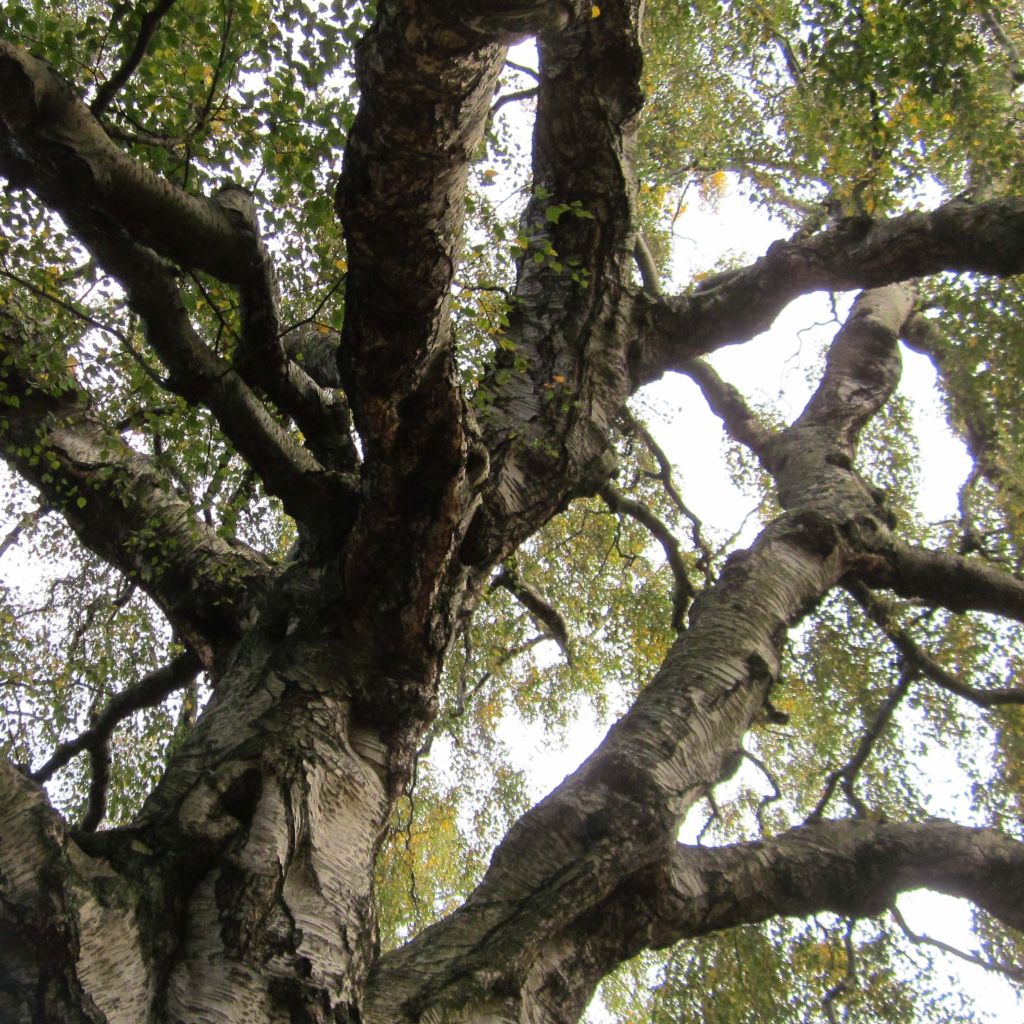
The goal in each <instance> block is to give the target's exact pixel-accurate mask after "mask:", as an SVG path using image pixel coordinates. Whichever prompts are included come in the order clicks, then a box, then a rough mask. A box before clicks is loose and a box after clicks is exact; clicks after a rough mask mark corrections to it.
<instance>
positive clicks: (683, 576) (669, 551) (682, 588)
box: [598, 484, 695, 632]
mask: <svg viewBox="0 0 1024 1024" xmlns="http://www.w3.org/2000/svg"><path fill="white" fill-rule="evenodd" d="M598 493H599V494H600V495H601V498H602V499H603V500H604V503H605V504H606V505H607V506H608V507H609V508H610V509H611V510H612V511H613V512H616V513H618V514H620V515H626V516H629V517H630V518H631V519H635V520H636V521H637V522H638V523H639V524H640V525H641V526H643V527H644V528H646V529H647V530H648V531H649V532H650V533H651V534H653V535H654V537H655V539H656V540H657V541H658V543H659V544H660V545H661V549H662V551H664V552H665V560H666V561H667V562H668V565H669V568H670V569H671V570H672V576H673V579H674V580H675V587H674V588H673V593H672V627H673V628H674V629H675V630H676V631H677V632H678V631H679V630H680V629H682V628H683V619H684V618H685V617H686V609H687V608H688V607H689V604H690V601H692V600H693V598H694V595H695V591H694V589H693V584H692V583H691V582H690V574H689V572H688V571H687V568H686V561H685V559H684V558H683V554H682V552H681V551H680V550H679V541H678V540H676V538H675V535H674V534H673V533H672V530H671V528H670V527H669V525H668V524H667V523H666V522H664V521H663V520H662V519H661V518H659V517H658V516H656V515H655V514H654V513H653V512H652V511H651V510H650V509H649V508H648V507H647V506H646V505H644V504H642V503H641V502H639V501H634V500H633V499H632V498H629V497H627V496H626V495H624V494H622V493H621V492H620V491H619V490H618V489H617V488H615V487H612V485H611V484H605V486H604V487H602V488H601V490H600V491H599V492H598Z"/></svg>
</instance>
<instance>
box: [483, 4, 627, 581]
mask: <svg viewBox="0 0 1024 1024" xmlns="http://www.w3.org/2000/svg"><path fill="white" fill-rule="evenodd" d="M641 6H642V5H641V4H639V3H636V2H635V0H613V2H609V3H606V4H602V5H601V10H600V17H596V18H592V17H580V18H577V19H576V20H574V21H573V22H572V23H571V24H570V25H569V26H568V27H566V28H565V29H564V30H562V31H557V32H555V31H552V32H547V33H545V34H544V35H543V36H542V37H541V39H540V80H539V86H538V97H537V115H536V121H535V125H534V136H533V188H534V193H533V196H532V197H531V199H530V201H529V203H528V204H527V208H526V210H525V212H524V214H523V218H522V225H521V228H520V232H521V234H522V235H523V236H524V237H526V238H527V240H528V246H529V248H528V251H527V253H526V254H525V255H524V257H523V259H522V261H521V263H520V266H519V272H518V279H517V283H516V290H515V297H514V301H513V304H512V308H511V311H510V315H509V320H510V324H509V328H508V332H507V337H505V338H503V339H502V344H501V346H500V348H499V349H498V350H497V351H496V355H495V358H494V364H495V365H494V367H493V370H492V372H491V374H490V375H489V376H488V377H487V379H486V380H485V381H484V383H483V385H482V387H483V389H484V390H485V391H486V393H487V394H488V396H489V399H490V400H489V401H488V404H487V410H486V412H485V413H484V415H483V418H482V427H483V431H484V436H485V439H486V442H487V446H488V449H489V451H490V456H491V463H492V474H491V480H490V482H489V486H488V487H487V489H486V490H485V492H484V499H483V506H482V508H481V511H480V512H479V513H478V514H477V517H476V520H475V522H474V524H473V528H472V530H471V533H470V536H469V538H468V541H467V544H466V546H465V547H464V550H463V558H464V559H465V560H466V561H467V562H470V563H472V564H485V563H487V562H488V561H489V560H493V559H500V558H502V557H503V556H504V554H506V553H507V552H508V551H510V550H512V549H513V548H514V547H515V546H516V545H518V544H519V543H520V542H521V541H522V539H523V538H524V537H525V536H528V535H529V534H530V533H532V532H533V531H535V530H536V529H537V528H538V527H540V526H541V525H542V524H543V523H544V522H545V521H546V520H547V519H548V518H550V517H551V516H552V515H554V514H555V512H557V511H558V510H559V509H560V508H562V507H564V504H565V502H566V501H567V500H568V499H569V498H570V497H572V496H574V495H578V494H583V493H589V494H593V493H596V492H597V490H598V489H599V488H600V487H601V485H602V484H603V483H604V482H605V481H606V480H607V478H608V475H609V471H610V468H611V467H610V464H609V463H608V462H606V461H605V460H604V459H603V456H604V454H605V451H606V448H607V445H608V436H609V432H610V427H611V424H612V423H613V421H614V420H615V418H616V416H617V415H618V414H619V412H620V410H621V409H622V407H623V403H624V402H625V399H626V397H627V395H628V393H629V377H628V373H627V372H626V353H627V350H628V347H629V344H630V342H631V340H632V334H633V323H632V320H633V317H632V310H633V300H632V291H631V285H630V276H631V273H632V266H633V255H632V254H633V249H634V225H633V220H634V217H633V214H634V199H635V193H636V177H635V173H634V170H633V163H632V157H633V150H634V143H635V129H636V115H637V113H638V111H639V109H640V105H641V102H642V98H643V97H642V91H641V89H640V85H639V81H640V75H641V71H642V57H641V52H640V44H639V39H638V33H639V19H640V8H641ZM580 168H586V173H581V172H580ZM513 350H514V351H513ZM513 363H514V364H515V365H516V370H515V372H511V371H510V368H509V367H510V364H513Z"/></svg>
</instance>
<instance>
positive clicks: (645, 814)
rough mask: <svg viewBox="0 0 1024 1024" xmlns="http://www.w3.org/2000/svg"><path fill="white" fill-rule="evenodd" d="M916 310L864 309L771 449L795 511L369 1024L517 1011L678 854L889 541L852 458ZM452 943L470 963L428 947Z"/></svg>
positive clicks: (494, 863)
mask: <svg viewBox="0 0 1024 1024" xmlns="http://www.w3.org/2000/svg"><path fill="white" fill-rule="evenodd" d="M912 302H913V298H912V295H911V294H910V293H909V291H907V290H905V289H902V288H898V287H894V288H890V289H884V290H882V291H881V292H870V293H866V294H865V295H864V296H862V298H861V299H860V300H858V302H857V303H856V304H855V306H854V309H853V310H852V312H851V314H850V317H849V319H848V321H847V324H846V325H845V326H844V328H843V329H842V330H841V331H840V332H839V334H838V335H837V337H836V340H835V342H834V343H833V346H832V350H831V353H830V357H829V360H828V363H827V366H826V372H825V375H824V378H823V380H822V383H821V385H820V387H819V389H818V391H817V392H816V394H815V396H814V397H812V399H811V401H810V402H809V403H808V405H807V408H806V409H805V411H804V413H803V414H802V416H801V417H800V418H799V419H798V420H797V421H796V423H795V424H794V425H793V426H792V427H791V428H790V429H789V430H787V431H784V432H783V433H781V434H780V435H778V436H777V437H775V438H774V439H772V441H770V442H769V444H768V449H769V450H768V452H767V454H766V458H767V459H768V460H769V462H770V463H771V464H772V466H773V468H774V470H775V472H776V475H777V478H778V480H779V485H780V491H782V492H783V493H787V494H789V495H791V496H792V499H793V500H792V502H791V504H790V506H789V508H790V511H788V512H787V513H786V514H784V515H783V516H781V517H780V518H779V519H777V520H776V521H775V522H773V523H771V524H770V525H769V526H768V527H766V528H765V530H764V531H763V532H762V534H761V535H760V537H759V538H758V539H757V541H756V542H755V544H754V545H753V546H752V547H751V548H750V549H749V550H747V551H744V552H738V553H735V554H734V555H732V556H731V557H730V559H729V560H728V561H727V563H726V566H725V568H724V569H723V571H722V574H721V576H720V578H719V579H718V581H717V582H716V583H715V584H714V586H712V587H709V588H708V589H707V590H706V591H705V592H704V593H703V594H702V595H701V596H700V597H699V598H698V599H697V601H696V602H694V605H693V608H692V610H691V613H690V622H689V628H688V629H687V630H686V631H685V632H684V633H683V634H681V636H680V637H679V639H678V640H677V641H676V643H675V644H674V645H673V647H672V649H671V650H670V652H669V654H668V656H667V658H666V659H665V662H664V663H663V665H662V667H661V669H660V670H659V671H658V673H657V675H656V676H655V678H654V679H653V680H652V681H651V682H650V683H649V684H648V686H647V687H646V688H645V689H644V690H643V691H642V692H641V694H640V696H639V697H638V698H637V700H636V702H635V703H634V705H633V706H632V708H630V710H629V712H628V713H627V714H626V715H625V716H624V717H623V718H622V719H621V720H620V721H619V722H618V723H617V724H616V725H615V726H614V727H613V728H612V730H611V731H610V732H609V734H608V736H607V738H606V739H605V740H604V742H603V743H602V744H601V746H600V747H598V749H597V750H596V751H595V752H594V754H592V755H591V757H590V758H589V759H588V760H587V761H586V762H585V763H584V764H583V766H582V767H581V768H580V769H579V770H578V771H577V772H576V773H575V774H574V775H572V776H571V777H570V778H569V779H567V780H566V781H565V782H564V783H563V784H562V785H561V786H560V787H558V789H556V790H555V791H554V792H553V793H552V794H551V795H550V796H549V797H547V798H546V799H545V800H544V801H542V802H541V803H540V804H538V805H537V806H536V807H535V808H533V810H531V811H530V812H528V813H527V814H526V815H524V817H523V818H521V819H520V820H519V822H518V823H517V824H516V825H515V826H514V827H513V829H512V831H511V832H510V833H509V835H508V836H507V837H506V838H505V840H504V841H503V843H502V844H501V845H500V846H499V847H498V849H497V850H496V851H495V854H494V856H493V858H492V860H491V865H490V868H489V870H488V872H487V874H486V875H485V877H484V879H483V880H482V882H481V883H480V885H479V886H478V888H477V889H476V890H475V891H474V893H473V894H472V895H471V896H470V897H469V899H468V900H467V901H466V903H465V904H464V905H463V906H462V907H461V908H460V909H459V910H458V911H456V912H455V913H454V914H453V915H452V916H451V917H449V918H447V919H446V920H445V921H442V922H441V923H439V924H438V925H436V926H434V927H433V928H431V929H428V930H427V931H426V932H425V933H424V934H423V935H422V936H420V937H418V938H417V939H415V940H413V941H412V942H411V943H409V944H408V945H407V946H405V947H403V948H401V949H400V950H397V951H395V952H394V953H392V954H389V955H388V956H387V957H385V958H383V959H382V961H381V963H380V964H379V965H378V968H377V970H376V972H375V974H374V976H373V978H372V980H371V990H370V991H371V999H372V1001H373V1002H374V1003H375V1004H376V1005H375V1011H374V1012H375V1014H376V1016H370V1017H369V1019H371V1020H374V1021H376V1020H381V1021H383V1020H390V1021H400V1020H406V1019H417V1014H422V1013H423V1012H424V1011H425V1009H426V1008H427V1007H432V1008H435V1012H438V1013H443V1012H444V1009H445V1008H446V1007H453V1006H464V1005H466V1004H474V1003H476V1004H477V1005H480V1006H483V1005H486V1004H487V1001H488V1000H498V1001H499V1002H500V1001H503V1000H504V999H506V998H510V999H511V1001H512V1002H515V1001H517V1000H519V999H521V998H522V992H523V990H522V988H521V986H523V985H525V984H527V977H528V975H529V972H530V970H531V969H532V967H531V965H532V964H533V963H534V962H536V963H537V964H542V962H543V960H544V959H545V957H546V955H547V954H546V953H545V952H544V950H545V949H546V943H547V942H548V941H549V940H550V939H551V938H552V937H554V936H556V935H557V934H559V933H560V932H562V931H563V930H564V929H565V928H567V927H568V926H569V925H570V923H571V922H572V921H573V920H574V919H575V918H576V917H578V916H579V915H580V913H581V912H583V911H584V909H585V908H592V907H594V906H595V905H596V904H597V903H599V902H600V901H601V900H602V899H604V897H605V896H606V895H607V894H608V893H610V892H612V891H613V890H614V889H615V888H616V887H617V886H618V885H619V884H621V882H622V880H623V879H624V878H625V877H627V876H628V875H631V874H633V873H635V872H636V871H637V870H640V869H642V868H644V867H646V866H647V865H649V864H652V863H655V862H657V861H659V860H660V859H661V858H663V857H664V856H665V854H666V852H667V850H668V849H670V848H671V847H672V845H673V843H674V839H675V833H676V830H677V828H678V825H679V822H680V821H681V818H682V816H683V815H684V814H685V812H686V810H687V809H688V808H689V807H690V806H691V805H692V804H693V803H694V802H695V801H696V800H698V799H699V798H700V797H701V796H703V794H704V793H706V792H707V791H708V790H709V789H710V788H711V787H712V786H713V785H714V784H715V783H716V782H717V781H718V779H719V778H720V777H721V776H722V774H723V771H725V770H726V768H727V766H728V765H729V763H730V762H731V761H732V758H733V755H734V753H735V751H737V750H738V749H740V744H741V739H742V736H743V734H744V732H745V731H746V730H747V728H748V727H749V724H750V722H751V720H752V719H753V717H754V716H755V714H756V713H757V712H758V710H759V709H760V708H761V707H762V706H763V702H764V699H765V697H766V695H767V693H768V690H769V688H770V687H771V685H772V682H773V681H774V679H775V678H776V676H777V674H778V671H779V663H780V658H781V649H782V645H783V644H784V642H785V638H786V635H787V632H788V630H789V628H790V627H791V626H793V625H794V624H795V623H797V622H799V621H800V619H801V618H802V617H803V616H804V615H806V613H807V612H808V611H809V610H810V609H811V608H813V607H814V606H815V605H816V604H817V602H818V601H820V600H821V598H822V597H823V596H824V595H825V594H826V593H828V591H829V590H830V589H831V588H832V587H834V586H835V585H836V584H837V583H838V582H839V581H840V580H841V579H842V578H843V576H844V575H845V573H846V572H847V571H848V569H849V567H850V565H851V564H852V562H853V561H854V559H855V558H856V556H857V554H858V551H859V547H860V544H861V538H862V537H864V536H867V537H871V536H873V535H874V533H875V532H876V531H877V530H879V529H881V524H880V523H879V509H878V507H877V505H876V503H875V500H874V498H873V496H872V494H871V493H870V491H869V490H868V488H866V487H865V486H864V484H863V483H862V482H861V481H860V480H859V478H858V477H857V476H856V474H855V473H854V472H853V470H852V468H851V463H850V455H851V453H852V448H853V445H854V442H855V440H856V434H857V431H858V430H859V429H860V428H861V427H862V426H863V424H864V423H865V422H866V420H867V419H868V418H869V417H870V415H872V414H873V413H874V412H876V411H877V410H878V409H879V408H880V407H881V405H882V403H883V402H884V401H885V400H886V399H887V398H888V396H889V395H890V394H891V392H892V389H893V388H894V387H895V384H896V382H897V379H898V365H899V355H898V348H897V337H898V332H899V329H900V327H901V325H902V323H903V321H904V320H905V319H906V317H907V315H909V313H910V310H911V306H912ZM837 453H841V454H842V456H843V457H842V458H836V457H835V456H836V454H837ZM452 948H458V949H460V950H463V951H465V952H464V953H463V955H461V956H460V957H458V959H457V960H456V959H451V960H448V959H446V958H444V957H443V956H437V957H434V956H432V955H431V953H430V952H429V951H430V950H434V949H442V950H445V949H452ZM495 965H501V967H500V968H498V969H496V967H495ZM509 992H516V993H518V994H517V995H514V996H511V997H508V996H507V993H509ZM510 1016H511V1014H510Z"/></svg>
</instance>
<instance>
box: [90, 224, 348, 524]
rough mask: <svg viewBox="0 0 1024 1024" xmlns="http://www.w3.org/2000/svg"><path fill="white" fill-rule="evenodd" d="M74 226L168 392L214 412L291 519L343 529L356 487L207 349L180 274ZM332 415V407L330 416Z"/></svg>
mask: <svg viewBox="0 0 1024 1024" xmlns="http://www.w3.org/2000/svg"><path fill="white" fill-rule="evenodd" d="M70 223H71V226H72V228H73V229H75V230H79V228H82V230H79V236H80V237H83V240H84V241H87V243H88V244H90V247H91V248H92V249H93V251H94V252H95V253H96V255H97V257H98V258H99V260H100V262H101V263H102V264H103V266H104V267H105V268H106V269H107V270H108V271H109V272H110V273H111V274H113V276H114V277H116V278H117V279H118V281H120V283H121V285H122V286H123V287H124V289H125V291H126V293H127V295H128V301H129V304H130V305H131V307H132V309H133V310H134V311H135V312H136V313H138V314H139V316H140V317H141V318H142V322H143V325H144V327H145V329H146V337H147V339H148V340H149V343H150V344H151V345H152V347H153V349H154V351H156V353H157V355H158V356H159V357H160V360H161V361H162V362H163V364H164V365H165V366H166V367H167V369H168V371H169V377H168V382H167V383H168V387H170V388H171V389H172V390H173V391H175V392H176V393H177V394H179V395H180V396H182V397H183V398H185V399H186V400H187V401H190V402H193V403H201V404H202V405H204V406H206V408H208V409H209V410H210V411H211V412H212V413H213V415H214V417H215V418H216V420H217V423H218V425H219V426H220V428H221V430H222V431H223V432H224V435H225V436H226V437H227V438H229V439H230V440H231V442H232V443H233V444H234V445H235V447H236V448H237V449H238V451H239V452H240V453H241V454H242V456H243V457H244V458H245V459H246V460H247V461H248V463H249V465H250V466H252V468H253V469H254V470H255V471H256V472H257V473H258V474H259V475H260V477H261V478H262V480H263V483H264V485H265V486H266V489H267V491H269V492H270V493H271V494H273V495H275V496H276V497H279V498H280V499H281V501H282V503H283V505H284V507H285V509H286V511H288V512H289V514H291V515H293V516H294V517H295V518H296V519H297V520H299V521H300V522H323V521H324V520H327V519H331V518H332V517H333V519H334V520H335V523H336V524H337V523H338V522H339V521H341V522H344V521H345V516H344V515H343V514H341V513H343V512H344V510H345V509H346V508H347V506H348V505H349V502H350V501H351V499H352V497H353V494H354V491H355V488H356V484H355V482H354V480H353V479H352V478H351V477H350V476H349V475H348V474H347V473H344V472H337V471H332V470H329V469H327V468H326V467H325V466H323V465H322V464H321V463H320V462H319V460H318V459H317V458H316V457H315V456H314V455H313V454H312V452H311V451H310V450H309V449H308V448H306V447H305V446H304V445H303V444H302V443H301V442H300V441H299V440H298V439H297V438H296V437H295V436H294V435H293V434H292V433H291V432H290V431H289V430H288V429H287V426H286V425H284V424H282V423H280V422H279V421H278V419H277V417H275V415H274V414H273V413H272V412H271V410H270V409H268V407H267V405H266V404H265V403H264V402H263V401H262V399H261V397H260V395H259V394H258V393H257V392H256V391H255V390H254V389H253V388H252V387H251V386H250V385H249V384H248V383H247V382H246V380H245V379H244V377H243V376H242V374H241V373H240V372H239V371H238V370H237V369H236V368H235V367H233V366H232V365H231V364H230V363H228V362H227V361H226V360H225V359H223V358H222V357H221V356H219V355H218V354H217V353H216V352H214V351H213V349H212V348H211V347H210V346H209V345H207V344H206V342H205V341H204V339H203V338H202V337H201V336H200V335H199V333H198V332H197V330H196V329H195V327H194V326H193V324H192V320H191V317H190V316H189V312H188V309H187V307H186V305H185V303H184V300H183V298H182V296H181V292H180V289H179V287H178V283H177V280H176V278H175V274H174V270H173V268H172V267H171V266H170V265H169V264H168V263H167V262H166V261H165V260H163V259H162V258H161V257H159V256H157V255H156V254H155V253H153V252H152V251H151V250H149V249H148V248H145V247H143V246H140V245H137V244H135V243H134V242H130V241H127V240H125V239H122V238H116V237H113V236H108V235H105V234H104V233H102V232H101V233H99V234H95V235H93V234H89V231H88V227H87V226H83V225H80V224H79V223H78V222H77V220H74V219H73V220H71V222H70ZM303 376H305V375H304V374H303ZM309 383H310V385H311V386H312V387H314V388H317V386H316V385H314V384H313V383H312V381H311V380H310V381H309ZM317 390H318V391H319V388H317ZM330 415H331V414H330V411H329V410H328V409H326V408H325V409H324V411H323V416H324V417H325V418H326V417H328V416H330ZM342 416H343V417H344V413H342ZM338 426H339V430H343V427H342V426H341V424H340V423H339V424H338Z"/></svg>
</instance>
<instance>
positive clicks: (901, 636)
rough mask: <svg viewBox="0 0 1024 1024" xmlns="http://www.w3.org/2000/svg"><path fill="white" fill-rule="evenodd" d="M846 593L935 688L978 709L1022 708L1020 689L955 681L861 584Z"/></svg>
mask: <svg viewBox="0 0 1024 1024" xmlns="http://www.w3.org/2000/svg"><path fill="white" fill-rule="evenodd" d="M846 589H847V590H848V591H849V592H850V593H851V594H852V595H853V597H854V598H855V599H856V601H857V603H858V604H859V605H860V606H861V608H863V609H864V614H865V615H867V617H868V618H869V619H870V620H871V621H872V622H873V623H875V625H876V626H878V628H879V629H880V630H881V631H882V632H883V633H884V634H885V635H886V636H887V637H888V638H889V640H890V641H891V642H892V644H893V646H894V647H895V648H896V649H897V650H898V651H899V652H900V654H901V655H902V656H903V658H904V660H905V661H907V662H908V663H909V664H911V665H912V666H913V667H914V668H915V669H916V670H917V671H918V672H920V673H921V675H923V676H926V677H927V678H928V679H930V680H931V681H932V682H933V683H935V684H936V685H937V686H941V687H942V688H943V689H944V690H949V692H950V693H955V694H956V695H957V696H958V697H963V698H964V699H965V700H969V701H970V702H971V703H972V704H975V705H977V706H978V707H979V708H990V707H994V706H997V705H1000V704H1024V688H1021V687H1018V686H1008V687H1003V688H1001V689H997V690H979V689H977V688H976V687H974V686H970V685H969V684H968V683H965V682H963V680H961V679H958V678H957V677H956V676H955V675H953V674H952V673H951V672H949V671H948V670H947V669H945V668H943V667H942V665H940V664H939V663H938V662H937V661H936V660H935V659H934V658H933V657H932V656H931V655H930V654H928V652H927V651H925V650H923V649H922V648H921V647H920V646H919V645H918V644H917V643H916V641H915V640H914V639H913V637H912V636H911V635H910V634H909V633H908V632H907V630H905V629H904V628H903V627H902V626H897V625H895V624H894V619H895V609H894V608H893V607H892V605H890V604H889V603H888V602H886V601H883V600H882V599H881V598H880V597H877V596H876V595H875V594H873V593H872V592H871V591H870V590H869V589H868V588H867V587H866V586H864V584H863V583H857V582H855V581H850V582H848V583H847V584H846Z"/></svg>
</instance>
